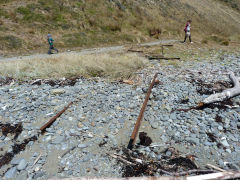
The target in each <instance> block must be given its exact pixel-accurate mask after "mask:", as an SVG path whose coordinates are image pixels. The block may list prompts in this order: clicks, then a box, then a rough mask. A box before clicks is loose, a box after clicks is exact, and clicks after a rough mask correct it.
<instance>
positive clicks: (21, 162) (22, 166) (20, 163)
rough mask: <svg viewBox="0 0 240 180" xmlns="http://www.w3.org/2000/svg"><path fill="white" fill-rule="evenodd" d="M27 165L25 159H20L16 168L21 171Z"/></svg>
mask: <svg viewBox="0 0 240 180" xmlns="http://www.w3.org/2000/svg"><path fill="white" fill-rule="evenodd" d="M26 167H27V161H26V160H25V159H21V161H20V162H19V164H18V165H17V170H19V171H21V170H24V169H25V168H26Z"/></svg>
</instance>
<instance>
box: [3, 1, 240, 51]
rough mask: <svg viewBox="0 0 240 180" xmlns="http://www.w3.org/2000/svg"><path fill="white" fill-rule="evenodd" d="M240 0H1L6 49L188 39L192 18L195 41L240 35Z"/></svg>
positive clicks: (23, 49)
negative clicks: (187, 26) (49, 41)
mask: <svg viewBox="0 0 240 180" xmlns="http://www.w3.org/2000/svg"><path fill="white" fill-rule="evenodd" d="M239 6H240V2H238V1H234V0H231V1H228V2H225V1H224V0H201V1H199V0H191V1H188V0H171V1H168V0H136V1H126V0H1V2H0V53H1V54H5V55H6V54H9V53H11V54H12V53H15V54H17V53H27V52H28V53H30V52H33V51H36V52H39V51H43V50H46V49H47V44H46V34H47V33H52V34H53V37H54V39H55V42H56V45H57V46H58V47H59V48H73V47H93V46H98V45H103V44H104V45H108V44H122V43H126V42H130V43H132V42H142V41H148V40H152V39H153V38H160V39H161V38H162V39H164V38H174V39H182V36H183V35H182V34H183V26H184V24H185V22H186V20H187V19H192V20H193V23H192V31H193V35H194V38H195V40H196V39H198V40H202V39H206V38H210V36H211V35H213V34H214V35H217V36H219V37H220V40H222V39H227V40H228V39H229V40H233V41H238V40H239V39H240V37H239V32H240V13H239V11H238V8H239Z"/></svg>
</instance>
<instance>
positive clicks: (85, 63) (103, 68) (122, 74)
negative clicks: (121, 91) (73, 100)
mask: <svg viewBox="0 0 240 180" xmlns="http://www.w3.org/2000/svg"><path fill="white" fill-rule="evenodd" d="M146 65H147V61H146V60H145V59H144V58H143V57H139V56H138V55H136V54H115V55H114V54H112V55H111V54H97V55H96V54H95V55H94V54H93V55H79V54H77V53H68V54H62V55H59V56H52V57H49V58H46V59H34V60H33V59H29V60H16V61H10V62H1V63H0V75H1V76H4V77H6V76H8V77H13V78H14V79H17V80H30V79H38V78H61V77H66V78H69V77H78V76H84V77H105V78H109V79H123V78H130V77H131V76H132V75H133V74H134V72H136V71H137V70H139V69H141V68H143V67H145V66H146Z"/></svg>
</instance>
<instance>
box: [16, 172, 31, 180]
mask: <svg viewBox="0 0 240 180" xmlns="http://www.w3.org/2000/svg"><path fill="white" fill-rule="evenodd" d="M27 178H28V172H27V171H22V172H21V173H20V174H19V175H18V176H17V178H16V180H25V179H27Z"/></svg>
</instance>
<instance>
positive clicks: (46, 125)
mask: <svg viewBox="0 0 240 180" xmlns="http://www.w3.org/2000/svg"><path fill="white" fill-rule="evenodd" d="M72 104H73V102H70V103H69V104H68V105H67V106H66V107H64V109H63V110H61V111H60V112H59V113H57V115H56V116H54V117H52V118H51V119H50V120H49V121H48V122H47V123H46V124H44V125H43V126H42V127H41V128H40V130H41V131H42V132H43V131H45V129H46V128H48V127H49V126H51V124H52V123H53V122H54V121H56V119H57V118H58V117H60V116H61V115H62V113H64V112H65V111H66V110H67V109H68V108H69V106H71V105H72Z"/></svg>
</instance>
